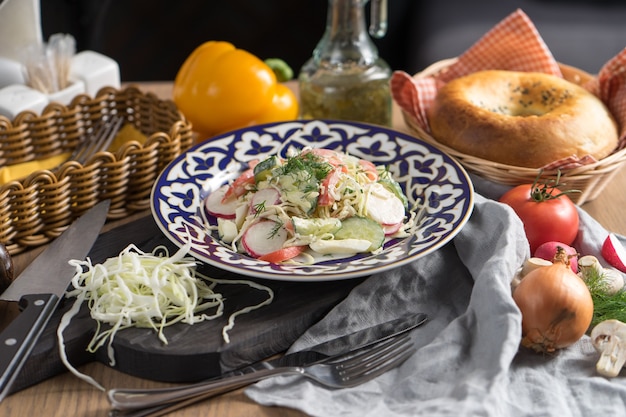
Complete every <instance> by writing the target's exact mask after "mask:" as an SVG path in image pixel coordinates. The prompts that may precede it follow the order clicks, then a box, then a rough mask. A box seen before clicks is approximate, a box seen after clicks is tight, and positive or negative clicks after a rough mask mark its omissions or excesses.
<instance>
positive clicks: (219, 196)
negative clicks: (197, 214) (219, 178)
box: [204, 185, 237, 219]
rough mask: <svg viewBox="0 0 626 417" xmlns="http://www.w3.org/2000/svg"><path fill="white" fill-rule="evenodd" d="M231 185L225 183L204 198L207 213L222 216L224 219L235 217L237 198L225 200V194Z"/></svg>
mask: <svg viewBox="0 0 626 417" xmlns="http://www.w3.org/2000/svg"><path fill="white" fill-rule="evenodd" d="M228 189H229V186H228V185H223V186H221V187H220V188H218V189H217V190H215V191H213V192H212V193H211V194H209V195H208V196H207V198H205V200H204V208H205V210H206V211H207V213H209V214H211V215H213V216H215V217H221V218H223V219H234V218H235V210H236V208H237V200H235V199H232V200H227V201H226V202H223V200H224V195H226V192H227V191H228Z"/></svg>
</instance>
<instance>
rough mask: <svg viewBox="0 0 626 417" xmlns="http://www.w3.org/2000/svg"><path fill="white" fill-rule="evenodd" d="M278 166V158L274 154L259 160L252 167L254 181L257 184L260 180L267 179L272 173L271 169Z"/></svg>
mask: <svg viewBox="0 0 626 417" xmlns="http://www.w3.org/2000/svg"><path fill="white" fill-rule="evenodd" d="M277 166H278V158H277V157H276V156H275V155H272V156H270V157H269V158H267V159H265V160H263V161H261V162H259V163H258V164H256V166H255V167H254V170H253V172H254V181H255V182H256V183H257V184H258V183H259V182H261V181H264V180H266V179H267V177H269V176H270V174H271V173H272V170H273V169H274V168H276V167H277Z"/></svg>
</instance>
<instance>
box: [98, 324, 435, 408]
mask: <svg viewBox="0 0 626 417" xmlns="http://www.w3.org/2000/svg"><path fill="white" fill-rule="evenodd" d="M427 319H428V317H427V315H426V314H424V313H416V314H409V315H405V316H402V317H400V318H397V319H394V320H391V321H388V322H384V323H381V324H377V325H374V326H370V327H367V328H364V329H361V330H357V331H355V332H353V333H350V334H347V335H345V336H340V337H337V338H334V339H330V340H328V341H326V342H322V343H320V344H317V345H315V346H313V347H311V348H309V349H306V350H303V351H299V352H294V353H289V354H287V355H284V356H281V357H278V358H276V359H271V360H268V361H262V362H258V363H256V364H252V365H249V366H246V367H244V368H240V369H237V370H234V371H231V372H227V373H225V374H223V375H221V376H220V377H217V378H211V379H214V380H217V379H225V378H230V377H233V376H237V375H242V374H247V373H251V372H255V371H259V370H263V369H273V368H277V367H283V366H307V365H312V364H314V363H315V362H318V361H321V360H323V359H326V358H328V357H329V356H333V355H338V354H341V353H344V352H346V351H348V350H354V349H358V348H363V347H366V346H370V345H374V344H377V343H380V342H382V341H385V340H387V339H389V338H391V337H394V336H397V335H400V334H402V333H405V332H408V331H410V330H412V329H415V328H416V327H418V326H420V325H422V324H423V323H425V322H426V320H427ZM187 386H189V385H183V386H174V387H169V388H148V389H112V390H109V391H108V393H107V397H108V399H109V402H110V403H111V405H112V407H113V409H112V410H111V412H110V413H109V415H110V416H111V417H146V416H153V415H154V416H161V415H165V414H167V413H169V412H171V411H174V410H177V409H179V408H182V407H184V406H186V405H189V404H192V403H194V402H197V401H199V400H201V399H203V398H204V396H203V395H199V396H197V397H193V398H188V399H186V400H181V401H179V402H173V403H165V404H159V405H155V406H152V407H150V406H148V407H147V408H143V409H141V408H139V409H132V407H131V408H130V409H129V408H127V407H128V404H126V400H130V401H132V402H134V403H136V402H137V401H138V398H141V397H142V394H143V395H144V396H145V395H146V394H147V395H148V396H147V397H144V400H145V401H146V404H149V403H150V402H152V401H153V397H152V395H159V394H167V393H169V392H176V391H177V390H179V389H181V388H185V387H187Z"/></svg>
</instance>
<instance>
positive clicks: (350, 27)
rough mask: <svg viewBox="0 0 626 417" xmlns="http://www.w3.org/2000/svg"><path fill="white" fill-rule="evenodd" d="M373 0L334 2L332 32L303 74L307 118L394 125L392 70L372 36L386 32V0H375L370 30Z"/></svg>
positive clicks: (330, 20) (303, 105)
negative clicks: (368, 22) (368, 5)
mask: <svg viewBox="0 0 626 417" xmlns="http://www.w3.org/2000/svg"><path fill="white" fill-rule="evenodd" d="M367 1H368V0H328V16H327V23H326V30H325V32H324V35H323V37H322V39H321V40H320V42H319V43H318V44H317V47H316V48H315V50H314V51H313V56H312V57H311V58H310V59H309V60H308V61H307V62H306V63H305V64H304V66H303V67H302V69H301V71H300V74H299V77H298V81H299V88H300V109H301V110H300V117H301V118H303V119H338V120H353V121H361V122H367V123H374V124H378V125H383V126H391V91H390V88H389V79H390V77H391V69H390V67H389V65H388V64H387V63H386V62H385V61H384V60H383V59H381V58H380V57H379V56H378V50H377V49H376V46H375V45H374V43H373V42H372V40H371V38H370V36H369V34H371V35H372V36H376V37H382V36H384V34H385V31H386V24H387V22H386V4H385V3H384V2H385V1H386V0H372V5H371V6H372V24H371V25H370V28H369V34H368V30H367V28H366V24H365V5H366V3H367Z"/></svg>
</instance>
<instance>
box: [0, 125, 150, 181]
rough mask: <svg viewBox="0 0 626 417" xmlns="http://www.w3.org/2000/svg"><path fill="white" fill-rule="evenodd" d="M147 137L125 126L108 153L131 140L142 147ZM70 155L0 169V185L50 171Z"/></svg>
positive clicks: (131, 127)
mask: <svg viewBox="0 0 626 417" xmlns="http://www.w3.org/2000/svg"><path fill="white" fill-rule="evenodd" d="M146 139H147V137H146V135H144V134H143V133H141V131H139V130H138V129H137V128H135V126H133V125H131V124H125V125H124V127H122V128H121V129H120V131H119V132H118V133H117V135H115V139H113V142H111V145H110V146H109V149H108V151H110V152H115V151H117V150H118V149H119V148H120V147H122V145H124V144H125V143H127V142H130V141H132V140H135V141H137V142H139V143H141V144H142V145H143V143H144V142H145V141H146ZM70 155H71V153H69V152H66V153H63V154H61V155H56V156H52V157H50V158H46V159H38V160H36V161H28V162H22V163H21V164H15V165H7V166H3V167H0V185H2V184H6V183H8V182H10V181H13V180H19V179H21V178H25V177H27V176H28V175H30V174H31V173H33V172H35V171H39V170H44V169H52V168H54V167H56V166H58V165H61V164H62V163H63V162H65V161H66V160H67V159H68V158H69V157H70Z"/></svg>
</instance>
